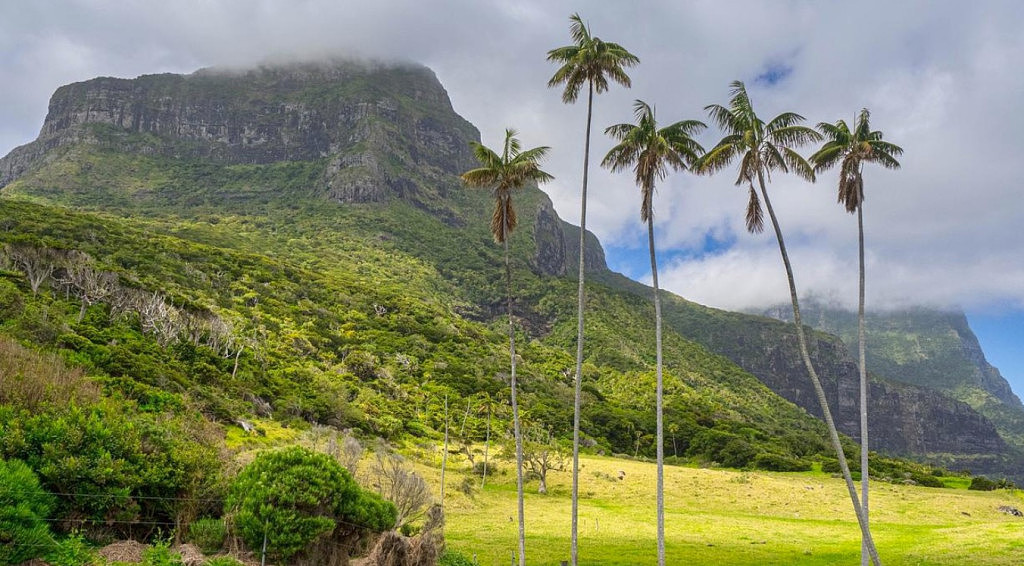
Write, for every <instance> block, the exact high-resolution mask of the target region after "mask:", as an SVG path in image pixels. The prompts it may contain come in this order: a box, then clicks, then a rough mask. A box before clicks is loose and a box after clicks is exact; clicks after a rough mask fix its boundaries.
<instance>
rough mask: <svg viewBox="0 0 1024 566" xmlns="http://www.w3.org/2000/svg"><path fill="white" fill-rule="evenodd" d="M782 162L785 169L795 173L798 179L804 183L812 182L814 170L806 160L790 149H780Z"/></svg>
mask: <svg viewBox="0 0 1024 566" xmlns="http://www.w3.org/2000/svg"><path fill="white" fill-rule="evenodd" d="M782 155H783V161H785V163H786V165H787V167H788V168H789V170H790V171H792V172H793V173H796V175H797V176H798V177H800V178H801V179H803V180H805V181H810V182H811V183H813V182H814V180H815V177H814V168H813V167H811V164H810V163H808V162H807V160H806V159H804V157H803V156H802V155H800V154H799V153H797V152H796V151H794V150H793V149H792V148H789V147H784V148H782Z"/></svg>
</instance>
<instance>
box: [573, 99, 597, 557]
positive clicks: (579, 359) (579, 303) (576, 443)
mask: <svg viewBox="0 0 1024 566" xmlns="http://www.w3.org/2000/svg"><path fill="white" fill-rule="evenodd" d="M589 84H590V94H589V97H588V98H587V137H586V141H585V142H584V144H583V189H582V190H581V191H580V271H579V290H578V291H577V298H576V383H575V387H576V391H575V395H574V397H573V413H572V549H571V551H570V555H571V557H572V566H576V565H577V564H578V559H579V554H578V552H577V546H576V544H577V534H576V533H577V532H578V525H579V522H578V520H579V493H580V397H581V396H582V387H583V310H584V304H585V302H586V295H585V293H584V288H583V280H584V277H583V275H584V273H585V268H586V266H585V264H584V261H583V257H584V256H583V247H584V246H585V245H586V236H587V169H588V168H589V166H590V122H591V118H592V116H593V108H594V83H593V81H591V82H590V83H589Z"/></svg>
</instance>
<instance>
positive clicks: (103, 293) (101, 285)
mask: <svg viewBox="0 0 1024 566" xmlns="http://www.w3.org/2000/svg"><path fill="white" fill-rule="evenodd" d="M62 263H63V266H62V267H63V270H62V272H61V276H60V278H59V281H60V283H61V285H63V286H64V287H65V288H66V289H67V290H68V291H69V292H70V293H71V294H73V295H74V296H75V297H77V298H78V300H79V301H81V304H82V308H81V310H79V312H78V321H79V322H81V321H82V319H83V318H85V311H86V309H88V308H89V307H90V306H92V305H94V304H96V303H98V302H100V301H103V300H105V299H106V298H107V297H109V296H110V295H111V294H113V293H114V291H115V290H116V289H118V288H119V287H120V283H119V281H118V277H117V274H116V273H111V272H109V271H102V270H100V269H97V267H96V262H95V260H94V259H93V258H92V256H90V255H89V254H87V253H85V252H79V251H71V252H68V253H67V254H65V255H64V258H63V262H62Z"/></svg>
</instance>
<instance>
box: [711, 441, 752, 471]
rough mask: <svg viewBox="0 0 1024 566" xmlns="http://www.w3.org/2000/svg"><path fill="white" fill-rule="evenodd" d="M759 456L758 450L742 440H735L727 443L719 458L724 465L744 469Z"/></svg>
mask: <svg viewBox="0 0 1024 566" xmlns="http://www.w3.org/2000/svg"><path fill="white" fill-rule="evenodd" d="M756 455H757V449H756V448H754V447H753V446H751V445H750V443H749V442H747V441H746V440H743V439H742V438H733V439H732V440H730V441H728V442H726V443H725V446H723V447H722V451H721V452H719V453H718V458H719V460H720V461H721V462H722V464H723V465H725V466H728V467H730V468H744V467H746V466H747V464H749V463H750V461H751V460H752V459H753V458H754V456H756Z"/></svg>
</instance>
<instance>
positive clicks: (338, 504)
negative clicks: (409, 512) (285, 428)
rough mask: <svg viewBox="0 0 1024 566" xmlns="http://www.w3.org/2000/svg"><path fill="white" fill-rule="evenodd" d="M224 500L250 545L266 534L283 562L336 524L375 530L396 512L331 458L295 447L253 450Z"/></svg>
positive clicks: (348, 530)
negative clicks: (253, 458)
mask: <svg viewBox="0 0 1024 566" xmlns="http://www.w3.org/2000/svg"><path fill="white" fill-rule="evenodd" d="M227 504H228V507H229V508H230V509H232V510H233V511H234V513H235V525H236V526H237V528H238V532H239V534H240V535H241V537H242V540H244V541H245V543H246V544H247V545H248V546H249V548H260V545H261V544H262V543H263V538H264V535H266V542H267V552H268V554H269V555H271V556H272V557H273V558H274V559H275V560H279V561H282V562H287V561H288V560H289V559H290V558H291V557H292V556H294V555H296V554H298V553H299V552H301V551H302V550H304V549H305V548H306V547H307V546H309V545H310V544H311V543H312V542H314V541H315V540H316V539H319V538H321V537H324V536H330V535H331V534H332V533H335V531H336V530H340V531H343V532H342V533H341V534H345V533H352V532H358V531H359V530H369V531H375V532H380V531H383V530H385V529H388V528H391V527H392V526H393V525H394V524H395V519H396V516H397V512H396V510H395V507H394V505H392V504H390V503H388V502H386V501H384V500H382V499H381V498H380V497H379V496H377V495H376V494H372V493H368V492H365V491H363V490H361V489H360V488H359V486H358V485H357V484H356V483H355V481H354V480H353V479H352V476H351V475H350V474H349V473H348V471H346V470H345V469H344V468H342V467H341V465H340V464H338V462H337V461H336V460H334V458H331V457H330V456H328V455H326V454H319V453H315V452H311V451H309V450H306V449H304V448H300V447H292V448H287V449H284V450H277V451H273V452H264V453H262V454H260V455H259V456H257V457H256V459H255V460H253V462H252V463H251V464H249V465H248V466H246V467H245V469H243V470H242V472H241V473H240V474H238V477H237V478H235V481H234V483H233V484H232V486H231V491H230V494H229V496H228V500H227ZM335 534H338V533H335Z"/></svg>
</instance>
